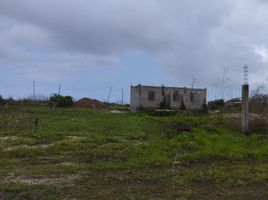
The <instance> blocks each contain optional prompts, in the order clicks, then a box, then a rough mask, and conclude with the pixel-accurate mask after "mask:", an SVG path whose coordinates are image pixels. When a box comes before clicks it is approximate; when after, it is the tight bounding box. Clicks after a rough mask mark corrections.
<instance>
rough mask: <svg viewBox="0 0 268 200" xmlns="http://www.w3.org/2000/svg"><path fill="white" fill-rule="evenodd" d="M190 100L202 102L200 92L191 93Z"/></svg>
mask: <svg viewBox="0 0 268 200" xmlns="http://www.w3.org/2000/svg"><path fill="white" fill-rule="evenodd" d="M190 101H191V103H199V102H200V94H198V93H192V92H191V93H190Z"/></svg>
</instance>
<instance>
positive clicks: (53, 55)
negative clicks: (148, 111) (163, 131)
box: [0, 0, 268, 101]
mask: <svg viewBox="0 0 268 200" xmlns="http://www.w3.org/2000/svg"><path fill="white" fill-rule="evenodd" d="M244 64H247V65H248V66H249V83H250V85H251V86H250V87H251V88H252V89H255V88H256V87H257V86H261V85H267V83H268V68H267V66H268V3H266V1H265V0H221V1H215V0H200V1H197V0H146V1H145V0H56V1H55V0H42V1H36V0H23V1H22V0H1V1H0V70H1V73H0V94H2V95H3V96H4V97H8V96H10V95H12V96H13V97H15V98H17V97H26V96H29V95H31V94H32V81H33V80H36V93H37V94H42V95H47V96H48V95H50V94H51V93H53V92H56V91H57V88H58V85H59V84H60V83H61V84H62V91H61V92H62V93H63V94H65V95H67V94H69V95H72V96H74V97H76V98H80V97H84V96H87V97H92V98H97V99H100V100H104V99H106V98H107V96H108V93H109V89H110V87H111V86H112V87H113V90H112V95H111V100H112V101H117V100H119V99H121V89H122V88H124V98H125V101H129V89H130V88H129V87H130V85H131V84H133V85H135V84H138V83H141V84H145V85H161V84H165V85H167V86H181V87H185V86H186V87H191V84H192V82H193V83H194V86H195V87H201V88H204V87H206V88H207V89H208V97H209V98H210V99H211V98H221V97H222V95H223V96H224V97H225V98H231V97H235V96H238V95H240V87H241V83H242V68H243V65H244ZM193 80H194V81H193ZM222 82H223V83H222ZM221 86H224V93H223V94H222V90H221ZM263 90H264V91H266V90H267V88H263Z"/></svg>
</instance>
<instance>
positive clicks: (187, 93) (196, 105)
mask: <svg viewBox="0 0 268 200" xmlns="http://www.w3.org/2000/svg"><path fill="white" fill-rule="evenodd" d="M163 89H164V94H165V96H166V101H167V102H169V99H170V106H171V108H180V106H181V102H182V100H183V102H184V105H185V107H186V109H200V108H202V104H203V103H204V102H205V101H206V89H195V88H193V89H191V88H178V87H164V88H162V87H161V86H160V87H154V86H142V85H137V86H131V98H130V106H131V111H133V112H135V111H136V110H137V108H139V107H143V108H158V107H159V105H160V103H161V101H163V95H162V90H163ZM150 91H152V92H154V94H155V99H154V100H149V98H148V93H149V92H150ZM175 91H177V93H178V95H179V98H178V99H177V100H174V99H173V94H174V92H175ZM191 95H192V97H194V98H193V99H192V100H194V101H191Z"/></svg>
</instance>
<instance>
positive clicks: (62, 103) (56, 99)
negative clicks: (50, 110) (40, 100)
mask: <svg viewBox="0 0 268 200" xmlns="http://www.w3.org/2000/svg"><path fill="white" fill-rule="evenodd" d="M73 104H74V101H73V97H71V96H62V95H58V94H52V95H51V96H50V97H49V105H51V106H52V107H69V106H72V105H73Z"/></svg>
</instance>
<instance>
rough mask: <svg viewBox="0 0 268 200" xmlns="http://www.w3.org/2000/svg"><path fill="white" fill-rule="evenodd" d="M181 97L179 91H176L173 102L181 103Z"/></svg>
mask: <svg viewBox="0 0 268 200" xmlns="http://www.w3.org/2000/svg"><path fill="white" fill-rule="evenodd" d="M179 100H180V96H179V91H174V92H173V101H179Z"/></svg>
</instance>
